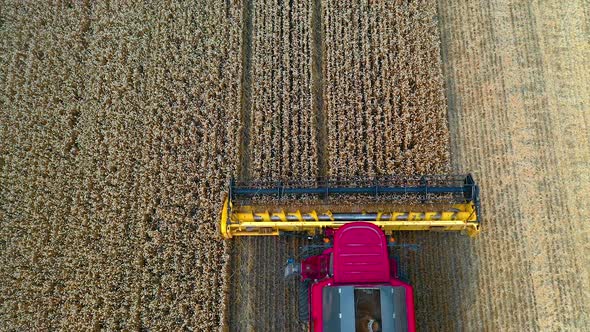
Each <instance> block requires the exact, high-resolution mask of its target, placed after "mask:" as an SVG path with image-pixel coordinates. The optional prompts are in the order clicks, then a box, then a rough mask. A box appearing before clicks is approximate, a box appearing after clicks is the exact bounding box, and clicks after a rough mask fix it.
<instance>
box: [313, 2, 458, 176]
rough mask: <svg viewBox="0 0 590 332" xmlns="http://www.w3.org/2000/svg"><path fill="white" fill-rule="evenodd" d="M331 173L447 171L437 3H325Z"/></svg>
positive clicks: (325, 95) (325, 90)
mask: <svg viewBox="0 0 590 332" xmlns="http://www.w3.org/2000/svg"><path fill="white" fill-rule="evenodd" d="M322 8H323V19H324V38H325V68H324V100H325V109H326V114H327V126H328V128H327V131H328V143H327V146H328V151H329V160H328V168H329V171H328V172H329V174H330V175H332V176H350V175H371V174H415V173H420V174H425V173H426V174H428V173H443V172H445V171H447V169H448V163H449V153H448V149H449V145H448V143H449V138H448V137H449V136H448V130H447V119H446V101H445V96H444V91H443V80H442V72H441V60H440V51H439V43H440V41H439V34H438V27H437V21H436V4H435V2H434V1H430V0H421V1H407V0H397V1H360V3H355V4H352V3H350V2H346V1H335V0H324V1H322Z"/></svg>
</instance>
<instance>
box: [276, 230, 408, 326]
mask: <svg viewBox="0 0 590 332" xmlns="http://www.w3.org/2000/svg"><path fill="white" fill-rule="evenodd" d="M333 235H334V237H333V244H334V245H333V247H330V248H327V249H325V250H323V252H322V253H321V254H319V255H314V256H310V257H307V258H305V259H304V260H303V261H302V262H301V263H300V265H299V264H298V265H293V262H291V263H290V265H288V266H287V269H286V274H293V272H299V273H300V274H301V280H302V282H303V287H304V291H306V293H307V306H305V303H301V304H300V305H301V306H304V307H306V309H307V308H308V309H309V310H304V313H303V314H302V315H301V313H300V316H303V317H302V318H303V319H305V317H307V319H305V320H307V321H308V324H309V328H310V331H313V332H345V331H346V332H358V331H363V332H364V331H370V332H377V331H410V332H413V331H415V320H414V296H413V289H412V287H411V286H410V285H408V284H406V283H404V282H402V281H400V280H399V279H398V276H397V266H396V265H397V264H396V261H395V260H394V259H393V258H390V257H389V254H388V247H387V241H386V237H385V234H383V232H382V231H381V229H380V228H379V227H377V226H375V225H373V224H371V223H367V222H352V223H348V224H346V225H344V226H342V227H341V228H339V229H338V230H337V231H335V232H334V234H333Z"/></svg>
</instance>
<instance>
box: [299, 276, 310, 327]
mask: <svg viewBox="0 0 590 332" xmlns="http://www.w3.org/2000/svg"><path fill="white" fill-rule="evenodd" d="M309 284H310V281H309V280H304V281H302V282H300V283H299V294H298V295H299V321H300V322H302V323H307V322H308V321H309Z"/></svg>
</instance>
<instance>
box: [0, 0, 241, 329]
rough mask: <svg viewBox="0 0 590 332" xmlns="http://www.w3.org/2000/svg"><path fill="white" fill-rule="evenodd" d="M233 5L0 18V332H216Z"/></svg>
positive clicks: (233, 65) (2, 13) (223, 252)
mask: <svg viewBox="0 0 590 332" xmlns="http://www.w3.org/2000/svg"><path fill="white" fill-rule="evenodd" d="M239 22H240V6H239V4H229V3H228V4H227V5H226V4H211V3H210V2H206V1H205V2H203V3H200V4H197V5H193V4H187V5H178V4H170V5H167V6H159V5H153V6H152V5H148V4H144V3H133V4H132V3H128V2H126V1H123V2H121V3H117V2H114V3H113V2H111V3H108V4H107V3H102V2H100V3H96V4H94V3H88V2H87V3H85V4H79V3H68V2H63V3H59V4H56V5H50V4H47V3H46V2H44V1H40V2H27V3H22V2H17V3H12V2H2V3H1V4H0V142H1V143H0V161H1V162H0V168H1V172H0V226H1V227H0V250H1V254H0V303H2V305H0V322H1V323H0V329H3V330H56V329H64V330H82V329H90V328H92V329H109V330H118V329H123V330H131V329H143V328H147V329H150V330H177V329H181V328H190V329H194V330H201V331H205V330H214V329H216V328H217V327H218V326H219V325H220V322H221V321H222V320H223V319H224V318H223V317H222V316H223V310H220V309H219V308H222V307H223V304H224V299H225V294H224V283H223V279H222V276H223V273H224V269H225V268H226V262H227V249H226V246H225V244H224V243H223V242H221V241H219V240H218V239H219V237H218V235H217V231H216V223H217V216H216V215H217V209H218V208H219V205H220V197H221V190H222V189H223V187H224V185H225V183H226V180H227V176H228V174H231V173H233V172H234V171H235V169H234V168H235V165H236V164H237V155H236V154H235V153H232V151H235V146H237V135H236V132H237V131H238V128H239V125H240V124H239V74H240V73H239V63H240V61H239V56H240V53H239V50H240V40H239V36H240V31H239Z"/></svg>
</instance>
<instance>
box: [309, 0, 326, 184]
mask: <svg viewBox="0 0 590 332" xmlns="http://www.w3.org/2000/svg"><path fill="white" fill-rule="evenodd" d="M322 22H323V19H322V0H313V6H312V16H311V33H312V40H313V47H312V54H311V62H312V72H311V77H312V90H311V92H312V95H313V104H312V108H313V112H314V114H315V116H316V122H315V126H316V132H317V133H316V139H317V157H318V166H317V167H318V177H320V178H325V177H326V176H327V174H328V159H329V157H328V150H327V145H328V142H327V140H328V127H327V126H326V110H325V108H324V47H325V45H324V35H323V24H322Z"/></svg>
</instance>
